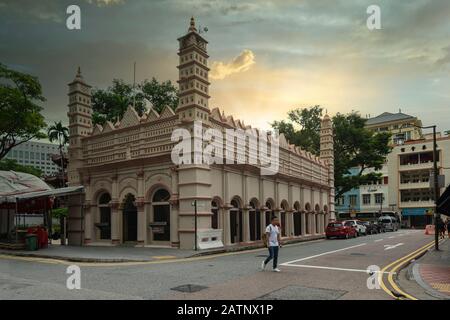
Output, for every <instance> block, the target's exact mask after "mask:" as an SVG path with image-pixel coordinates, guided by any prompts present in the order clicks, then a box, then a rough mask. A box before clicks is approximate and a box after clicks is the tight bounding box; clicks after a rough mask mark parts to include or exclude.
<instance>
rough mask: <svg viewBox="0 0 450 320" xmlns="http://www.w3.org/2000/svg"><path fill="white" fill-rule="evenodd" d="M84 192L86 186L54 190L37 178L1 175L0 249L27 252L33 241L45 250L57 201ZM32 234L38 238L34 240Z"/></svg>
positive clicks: (27, 175) (23, 174) (22, 174)
mask: <svg viewBox="0 0 450 320" xmlns="http://www.w3.org/2000/svg"><path fill="white" fill-rule="evenodd" d="M83 190H84V188H83V187H82V186H76V187H66V188H60V189H52V188H51V187H50V186H48V185H47V184H46V183H45V182H44V181H43V180H41V179H39V178H38V177H35V176H33V175H30V174H26V173H21V172H14V171H0V247H3V248H9V249H24V248H25V247H26V245H27V244H28V245H30V243H29V241H31V242H33V244H34V242H36V243H35V244H34V245H36V246H37V247H38V248H39V247H41V248H42V247H45V246H46V245H47V243H48V233H49V232H50V231H51V221H52V220H51V210H52V208H53V203H54V199H55V198H56V197H64V196H68V195H72V194H78V193H82V192H83ZM39 217H40V220H39ZM27 221H28V222H27ZM30 222H31V223H30ZM30 234H34V235H35V236H36V238H35V239H31V240H30V239H29V238H30Z"/></svg>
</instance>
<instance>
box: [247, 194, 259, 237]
mask: <svg viewBox="0 0 450 320" xmlns="http://www.w3.org/2000/svg"><path fill="white" fill-rule="evenodd" d="M249 206H250V209H249V212H248V214H249V221H250V241H256V240H261V214H260V213H259V208H258V200H256V199H252V200H251V201H250V203H249Z"/></svg>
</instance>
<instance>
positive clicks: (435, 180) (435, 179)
mask: <svg viewBox="0 0 450 320" xmlns="http://www.w3.org/2000/svg"><path fill="white" fill-rule="evenodd" d="M411 125H412V126H413V127H416V128H420V129H433V185H434V208H435V209H434V248H435V249H436V250H439V234H438V227H439V226H438V220H439V213H437V201H438V198H439V193H440V192H439V183H438V166H437V143H436V125H432V126H426V127H422V126H417V125H415V124H411ZM400 130H401V129H400ZM398 141H399V144H403V140H402V139H401V138H400V139H399V140H398Z"/></svg>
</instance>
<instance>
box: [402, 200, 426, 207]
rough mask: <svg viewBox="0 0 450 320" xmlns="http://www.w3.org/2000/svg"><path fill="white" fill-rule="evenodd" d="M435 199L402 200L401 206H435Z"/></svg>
mask: <svg viewBox="0 0 450 320" xmlns="http://www.w3.org/2000/svg"><path fill="white" fill-rule="evenodd" d="M433 206H434V201H433V200H427V201H401V202H400V205H399V207H400V208H426V207H433Z"/></svg>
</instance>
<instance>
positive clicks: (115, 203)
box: [111, 175, 121, 244]
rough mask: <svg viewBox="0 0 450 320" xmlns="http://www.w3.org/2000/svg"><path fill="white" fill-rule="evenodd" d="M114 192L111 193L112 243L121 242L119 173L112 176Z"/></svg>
mask: <svg viewBox="0 0 450 320" xmlns="http://www.w3.org/2000/svg"><path fill="white" fill-rule="evenodd" d="M111 191H112V194H111V243H112V244H119V243H120V239H121V236H120V230H119V229H120V225H119V224H120V214H119V199H118V197H119V194H118V184H117V175H114V176H113V177H112V190H111Z"/></svg>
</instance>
